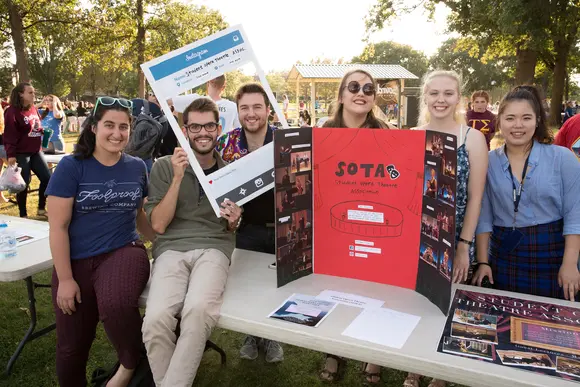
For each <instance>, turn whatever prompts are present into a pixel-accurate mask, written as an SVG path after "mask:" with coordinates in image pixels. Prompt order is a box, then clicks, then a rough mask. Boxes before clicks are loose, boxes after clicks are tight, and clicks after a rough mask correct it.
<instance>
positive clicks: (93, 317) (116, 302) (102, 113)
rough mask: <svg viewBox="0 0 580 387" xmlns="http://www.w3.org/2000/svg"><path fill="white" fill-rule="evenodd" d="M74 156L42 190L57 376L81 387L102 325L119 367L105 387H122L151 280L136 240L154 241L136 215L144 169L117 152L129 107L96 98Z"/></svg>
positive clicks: (137, 344) (134, 357) (134, 358)
mask: <svg viewBox="0 0 580 387" xmlns="http://www.w3.org/2000/svg"><path fill="white" fill-rule="evenodd" d="M87 121H88V122H87V126H86V128H85V130H83V132H82V133H81V135H80V136H79V138H78V142H77V147H76V150H75V152H74V154H73V155H70V156H65V157H64V158H63V159H62V160H61V161H60V163H59V164H58V167H57V168H56V170H55V172H54V175H53V177H52V179H51V181H50V184H49V186H48V188H47V191H46V194H47V196H48V205H49V208H50V210H51V215H50V217H49V224H50V231H49V240H50V250H51V253H52V257H53V261H54V271H53V273H52V300H53V305H54V309H55V313H56V334H57V348H56V370H57V376H58V380H59V384H60V385H61V386H63V387H67V386H71V387H78V386H86V385H87V381H86V378H85V375H86V365H87V359H88V356H89V350H90V348H91V344H92V342H93V340H94V338H95V330H96V328H97V324H98V322H99V320H100V321H102V322H103V325H104V328H105V331H106V332H107V336H108V337H109V340H110V341H111V343H112V344H113V347H114V348H115V349H116V351H117V356H118V358H119V362H120V364H121V366H120V367H119V369H118V371H117V372H116V374H115V375H114V376H113V377H112V378H111V379H110V380H109V381H108V384H107V386H108V387H124V386H126V385H127V384H128V383H129V381H130V379H131V377H132V375H133V370H134V369H135V368H136V367H137V364H138V363H139V361H140V349H141V345H142V336H141V325H142V321H141V315H140V313H139V306H138V299H139V296H140V295H141V293H142V292H143V289H144V288H145V285H146V284H147V281H148V280H149V260H148V257H147V251H146V250H145V247H144V245H143V242H141V241H140V240H139V234H138V233H137V230H139V232H140V233H141V234H143V235H144V236H145V238H147V239H149V240H152V239H153V238H154V236H155V234H154V233H153V230H152V229H151V227H150V225H149V223H148V222H147V218H146V216H145V213H144V211H143V209H142V206H143V199H144V198H145V197H146V196H147V184H148V178H147V169H146V167H145V163H144V162H143V161H142V160H140V159H137V158H135V157H132V156H129V155H127V154H125V153H123V148H124V147H125V145H126V144H127V140H128V138H129V131H130V127H131V103H130V101H127V100H125V99H117V98H111V97H100V98H99V99H98V100H97V104H96V105H95V109H94V111H93V113H92V114H91V115H90V116H89V117H88V119H87Z"/></svg>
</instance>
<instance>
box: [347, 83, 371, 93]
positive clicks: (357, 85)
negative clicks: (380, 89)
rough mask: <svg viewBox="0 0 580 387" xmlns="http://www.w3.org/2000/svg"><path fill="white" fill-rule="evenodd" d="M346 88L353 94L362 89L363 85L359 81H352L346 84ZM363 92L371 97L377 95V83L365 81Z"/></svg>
mask: <svg viewBox="0 0 580 387" xmlns="http://www.w3.org/2000/svg"><path fill="white" fill-rule="evenodd" d="M346 88H347V89H348V91H350V92H351V93H352V94H356V93H358V92H359V91H360V89H361V85H360V83H358V82H357V81H350V82H349V83H348V85H346ZM362 92H363V94H364V95H367V96H369V97H370V96H371V95H375V85H373V84H372V83H365V84H364V85H362Z"/></svg>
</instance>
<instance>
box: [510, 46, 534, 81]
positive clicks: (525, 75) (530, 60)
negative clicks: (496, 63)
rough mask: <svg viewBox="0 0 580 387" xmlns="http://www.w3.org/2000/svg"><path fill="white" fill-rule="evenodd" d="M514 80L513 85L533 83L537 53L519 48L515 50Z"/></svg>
mask: <svg viewBox="0 0 580 387" xmlns="http://www.w3.org/2000/svg"><path fill="white" fill-rule="evenodd" d="M516 59H517V62H516V79H515V85H516V86H517V85H525V84H532V83H534V75H535V73H536V63H538V52H537V51H536V50H531V49H526V48H520V47H518V48H517V50H516Z"/></svg>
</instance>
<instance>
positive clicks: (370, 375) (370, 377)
mask: <svg viewBox="0 0 580 387" xmlns="http://www.w3.org/2000/svg"><path fill="white" fill-rule="evenodd" d="M369 364H370V363H362V376H363V386H374V385H377V384H379V383H380V382H381V368H380V367H379V371H378V372H368V371H367V367H368V366H369ZM374 378H378V379H377V381H374Z"/></svg>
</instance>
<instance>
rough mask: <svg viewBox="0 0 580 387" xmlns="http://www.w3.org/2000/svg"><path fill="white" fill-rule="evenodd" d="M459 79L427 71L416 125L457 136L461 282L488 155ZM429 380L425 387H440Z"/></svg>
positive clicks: (408, 384)
mask: <svg viewBox="0 0 580 387" xmlns="http://www.w3.org/2000/svg"><path fill="white" fill-rule="evenodd" d="M460 101H461V78H460V76H459V75H458V74H457V73H456V72H455V71H443V70H437V71H433V72H431V73H428V74H427V75H426V76H425V78H424V80H423V86H422V88H421V105H420V106H421V107H420V119H419V125H420V126H419V127H417V128H415V129H416V130H433V131H437V132H441V133H445V134H452V135H454V136H456V137H457V192H456V213H455V216H456V225H455V246H456V251H455V259H454V261H453V277H452V279H453V282H456V283H457V282H465V281H466V280H467V277H468V273H469V268H470V265H471V264H472V263H473V262H474V260H475V248H474V238H475V229H476V227H477V221H478V219H479V213H480V211H481V202H482V199H483V192H484V188H485V179H486V174H487V164H488V154H487V142H486V140H485V136H484V135H483V134H482V133H481V132H479V131H478V130H471V128H469V127H468V126H467V125H465V121H464V116H463V115H462V114H461V113H460V110H461V109H460ZM420 377H421V376H420V375H417V374H409V375H408V376H407V379H406V380H405V383H404V386H405V387H419V379H420ZM443 386H445V382H443V381H441V380H436V379H433V380H432V381H431V383H430V384H429V387H443Z"/></svg>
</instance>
